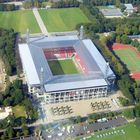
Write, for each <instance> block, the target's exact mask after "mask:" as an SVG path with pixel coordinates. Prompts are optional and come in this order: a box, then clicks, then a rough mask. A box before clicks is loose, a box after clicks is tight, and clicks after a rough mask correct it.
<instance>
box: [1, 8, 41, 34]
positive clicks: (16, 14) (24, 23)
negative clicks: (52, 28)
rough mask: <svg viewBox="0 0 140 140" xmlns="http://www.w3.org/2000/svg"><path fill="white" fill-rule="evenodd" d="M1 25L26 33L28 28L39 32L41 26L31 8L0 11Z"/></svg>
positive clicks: (32, 31) (33, 31)
mask: <svg viewBox="0 0 140 140" xmlns="http://www.w3.org/2000/svg"><path fill="white" fill-rule="evenodd" d="M0 27H2V28H6V29H10V28H13V29H14V30H15V31H16V32H21V33H26V31H27V28H28V29H30V32H31V33H39V32H41V31H40V28H39V26H38V23H37V21H36V19H35V17H34V15H33V12H32V11H31V10H21V11H12V12H11V11H10V12H0Z"/></svg>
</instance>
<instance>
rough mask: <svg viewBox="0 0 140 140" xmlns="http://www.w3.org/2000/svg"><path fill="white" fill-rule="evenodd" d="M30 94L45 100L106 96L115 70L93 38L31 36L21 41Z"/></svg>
mask: <svg viewBox="0 0 140 140" xmlns="http://www.w3.org/2000/svg"><path fill="white" fill-rule="evenodd" d="M19 54H20V58H21V62H22V67H23V72H24V75H25V79H26V82H27V85H28V92H29V94H30V95H31V96H33V97H34V98H36V99H39V100H40V101H42V102H45V103H46V104H50V103H60V102H69V101H80V100H87V99H92V98H99V97H106V96H107V95H108V94H110V92H111V90H112V89H113V85H114V81H115V74H114V73H113V71H112V70H111V68H110V66H109V65H108V63H107V62H106V61H105V59H104V58H103V56H102V55H101V54H100V52H99V51H98V50H97V48H96V46H95V45H94V44H93V43H92V41H91V40H90V39H79V37H78V36H76V35H73V36H55V37H36V38H29V39H28V40H27V43H23V44H19Z"/></svg>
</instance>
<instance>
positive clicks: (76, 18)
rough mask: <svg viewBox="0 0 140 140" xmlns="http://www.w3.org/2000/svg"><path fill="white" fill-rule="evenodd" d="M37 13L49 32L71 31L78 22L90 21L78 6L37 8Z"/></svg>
mask: <svg viewBox="0 0 140 140" xmlns="http://www.w3.org/2000/svg"><path fill="white" fill-rule="evenodd" d="M39 13H40V16H41V17H42V20H43V22H44V24H45V26H46V27H47V30H48V31H49V32H63V31H71V30H75V27H76V25H77V24H79V23H88V22H90V21H89V20H88V18H87V17H86V16H85V15H84V13H83V12H82V11H81V10H80V8H62V9H49V10H39Z"/></svg>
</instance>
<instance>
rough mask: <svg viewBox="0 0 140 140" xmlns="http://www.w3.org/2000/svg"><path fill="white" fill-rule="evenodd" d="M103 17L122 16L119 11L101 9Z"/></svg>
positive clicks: (115, 9)
mask: <svg viewBox="0 0 140 140" xmlns="http://www.w3.org/2000/svg"><path fill="white" fill-rule="evenodd" d="M100 11H101V12H102V14H103V15H104V16H122V15H123V14H122V12H121V10H120V9H117V8H114V9H101V10H100Z"/></svg>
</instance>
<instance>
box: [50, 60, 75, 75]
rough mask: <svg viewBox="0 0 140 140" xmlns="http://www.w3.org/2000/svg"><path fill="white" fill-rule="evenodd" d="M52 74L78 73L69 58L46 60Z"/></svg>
mask: <svg viewBox="0 0 140 140" xmlns="http://www.w3.org/2000/svg"><path fill="white" fill-rule="evenodd" d="M48 63H49V66H50V69H51V71H52V73H53V75H62V74H75V73H78V71H77V69H76V66H75V64H74V63H73V61H72V60H71V59H68V60H52V61H48Z"/></svg>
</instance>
